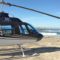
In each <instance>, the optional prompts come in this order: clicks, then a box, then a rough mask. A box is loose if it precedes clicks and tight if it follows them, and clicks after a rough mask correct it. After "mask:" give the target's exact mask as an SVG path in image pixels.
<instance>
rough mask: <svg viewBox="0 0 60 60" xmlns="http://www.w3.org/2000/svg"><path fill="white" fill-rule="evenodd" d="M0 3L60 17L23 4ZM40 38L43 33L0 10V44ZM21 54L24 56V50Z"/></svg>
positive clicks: (31, 40) (20, 42)
mask: <svg viewBox="0 0 60 60" xmlns="http://www.w3.org/2000/svg"><path fill="white" fill-rule="evenodd" d="M0 4H4V5H8V6H14V7H18V8H22V9H26V10H29V11H33V12H37V13H40V14H44V15H47V16H51V17H54V18H57V19H60V17H58V16H55V15H52V14H49V13H45V12H42V11H38V10H35V9H31V8H27V7H24V6H18V5H15V4H11V3H8V2H5V1H4V0H2V1H1V2H0ZM42 38H43V35H42V34H40V33H39V32H38V31H37V30H36V29H35V28H34V27H33V26H32V25H30V24H29V23H27V22H23V21H22V20H21V19H19V18H16V17H10V16H9V14H8V13H5V12H0V40H1V41H0V45H8V44H24V43H32V42H37V41H40V40H41V39H42ZM22 54H23V56H24V52H23V53H22Z"/></svg>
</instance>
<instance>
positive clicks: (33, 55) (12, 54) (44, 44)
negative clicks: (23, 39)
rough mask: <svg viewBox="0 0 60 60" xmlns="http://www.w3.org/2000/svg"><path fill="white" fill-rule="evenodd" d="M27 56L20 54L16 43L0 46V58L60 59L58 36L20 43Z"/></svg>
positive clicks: (5, 59)
mask: <svg viewBox="0 0 60 60" xmlns="http://www.w3.org/2000/svg"><path fill="white" fill-rule="evenodd" d="M22 46H23V47H24V48H28V49H27V50H25V54H26V55H27V57H24V58H23V57H22V56H21V51H20V49H19V46H18V45H9V46H0V60H60V36H50V37H44V38H43V39H42V40H41V41H39V42H36V43H31V44H24V45H22Z"/></svg>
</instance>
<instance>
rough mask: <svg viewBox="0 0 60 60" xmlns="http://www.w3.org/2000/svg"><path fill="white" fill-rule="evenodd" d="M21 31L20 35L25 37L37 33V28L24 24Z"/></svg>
mask: <svg viewBox="0 0 60 60" xmlns="http://www.w3.org/2000/svg"><path fill="white" fill-rule="evenodd" d="M19 29H20V33H21V34H25V35H27V34H28V35H29V34H34V33H37V31H36V30H35V28H34V27H32V26H31V25H30V24H22V25H20V27H19Z"/></svg>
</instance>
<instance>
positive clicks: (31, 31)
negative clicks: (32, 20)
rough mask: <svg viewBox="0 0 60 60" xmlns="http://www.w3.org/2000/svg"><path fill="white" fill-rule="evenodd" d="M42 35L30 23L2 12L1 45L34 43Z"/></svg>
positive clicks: (0, 17)
mask: <svg viewBox="0 0 60 60" xmlns="http://www.w3.org/2000/svg"><path fill="white" fill-rule="evenodd" d="M42 37H43V35H42V34H40V33H39V32H37V30H36V29H35V28H34V27H33V26H31V25H30V24H28V23H26V22H22V21H21V20H20V19H18V18H14V17H9V16H8V14H7V13H3V12H1V13H0V45H1V44H5V45H6V44H24V43H32V42H36V41H39V40H41V39H42Z"/></svg>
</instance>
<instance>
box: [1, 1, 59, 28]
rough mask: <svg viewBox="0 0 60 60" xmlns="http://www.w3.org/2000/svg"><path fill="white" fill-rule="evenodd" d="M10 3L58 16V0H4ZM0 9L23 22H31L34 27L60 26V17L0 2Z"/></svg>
mask: <svg viewBox="0 0 60 60" xmlns="http://www.w3.org/2000/svg"><path fill="white" fill-rule="evenodd" d="M5 1H6V2H10V3H12V4H16V5H21V6H25V7H28V8H32V9H35V10H38V11H42V12H46V13H50V14H53V15H56V16H60V8H59V7H60V0H5ZM0 11H4V12H7V13H9V14H10V16H13V17H17V18H19V19H21V20H22V21H24V22H28V23H30V24H32V25H33V26H34V27H40V28H60V19H57V18H53V17H50V16H46V15H43V14H39V13H36V12H32V11H28V10H25V9H21V8H16V7H13V6H12V7H9V6H4V5H1V4H0Z"/></svg>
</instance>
